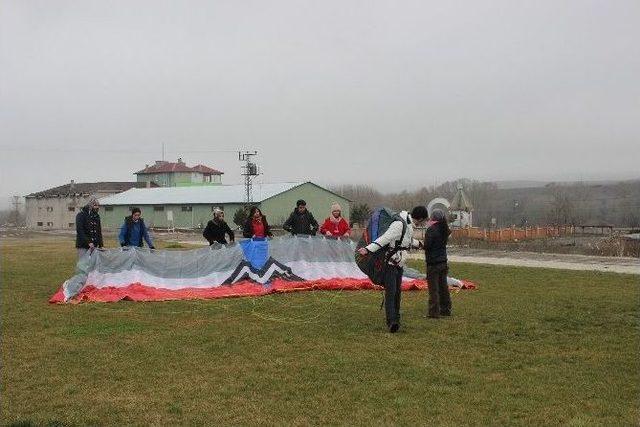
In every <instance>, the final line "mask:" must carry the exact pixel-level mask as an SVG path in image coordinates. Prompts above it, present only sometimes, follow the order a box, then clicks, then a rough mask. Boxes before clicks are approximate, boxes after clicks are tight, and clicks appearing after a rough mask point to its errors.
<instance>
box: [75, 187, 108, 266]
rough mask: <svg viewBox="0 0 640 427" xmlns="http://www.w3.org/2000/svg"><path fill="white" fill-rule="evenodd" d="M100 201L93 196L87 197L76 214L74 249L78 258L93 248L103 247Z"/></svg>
mask: <svg viewBox="0 0 640 427" xmlns="http://www.w3.org/2000/svg"><path fill="white" fill-rule="evenodd" d="M99 209H100V203H99V202H98V200H97V199H96V198H95V197H92V198H91V199H89V203H87V204H86V205H85V206H84V207H83V208H82V209H80V212H78V214H77V215H76V249H77V250H78V258H81V257H82V256H84V254H86V253H87V252H89V253H91V252H93V250H94V249H95V248H101V247H103V246H104V245H103V242H102V226H101V225H100V214H99V213H98V210H99Z"/></svg>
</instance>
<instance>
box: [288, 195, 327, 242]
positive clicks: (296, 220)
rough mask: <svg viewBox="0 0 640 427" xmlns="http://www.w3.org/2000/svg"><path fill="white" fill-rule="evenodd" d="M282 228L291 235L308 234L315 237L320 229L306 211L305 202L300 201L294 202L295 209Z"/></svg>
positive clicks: (310, 214)
mask: <svg viewBox="0 0 640 427" xmlns="http://www.w3.org/2000/svg"><path fill="white" fill-rule="evenodd" d="M282 228H283V229H285V230H286V231H288V232H290V233H291V234H293V235H296V234H310V235H312V236H315V235H316V232H317V231H318V228H320V227H319V226H318V221H316V219H315V218H314V217H313V214H312V213H311V212H310V211H309V210H307V202H305V201H304V200H302V199H300V200H298V201H297V202H296V208H295V209H294V210H293V212H291V215H289V218H288V219H287V220H286V221H285V223H284V224H283V225H282Z"/></svg>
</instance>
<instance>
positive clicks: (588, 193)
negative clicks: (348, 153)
mask: <svg viewBox="0 0 640 427" xmlns="http://www.w3.org/2000/svg"><path fill="white" fill-rule="evenodd" d="M460 184H461V185H462V187H463V188H464V192H465V193H466V195H467V197H468V198H469V200H470V202H471V204H472V205H473V208H474V209H473V224H474V226H479V227H487V228H488V227H492V226H495V227H509V226H513V225H515V226H519V227H524V226H537V225H576V226H577V225H612V226H615V227H632V228H637V227H640V215H639V214H638V212H640V180H632V181H620V182H615V183H608V184H590V183H549V184H547V185H545V186H539V187H530V188H510V189H503V188H500V187H499V186H498V184H496V183H495V182H483V181H477V180H471V179H466V178H462V179H459V180H455V181H447V182H444V183H442V184H440V185H437V186H435V185H432V186H424V187H421V188H419V189H417V190H414V191H406V190H405V191H400V192H395V193H382V192H381V191H379V190H377V189H376V188H375V187H373V186H371V185H366V184H365V185H363V184H359V185H353V184H345V185H337V186H333V187H332V188H331V190H332V191H333V192H335V193H337V194H340V195H341V196H344V197H346V198H348V199H350V200H352V208H351V222H353V223H359V224H362V223H363V222H364V221H366V218H367V217H368V216H369V214H370V212H371V210H372V209H373V208H374V207H376V206H387V207H390V208H392V209H395V210H401V209H410V208H411V207H413V206H415V205H419V204H421V205H426V204H427V203H429V201H430V200H432V199H434V198H436V197H444V198H446V199H447V200H449V201H451V200H452V199H453V197H454V195H455V194H456V192H457V189H458V185H460Z"/></svg>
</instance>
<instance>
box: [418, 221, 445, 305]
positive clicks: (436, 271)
mask: <svg viewBox="0 0 640 427" xmlns="http://www.w3.org/2000/svg"><path fill="white" fill-rule="evenodd" d="M450 234H451V230H450V229H449V224H448V223H447V218H446V217H445V214H444V212H442V211H441V210H434V211H433V212H432V213H431V225H430V226H429V227H428V228H427V230H426V232H425V235H424V251H425V260H426V263H427V283H428V285H429V307H428V312H427V316H429V317H432V318H438V317H440V316H451V295H450V294H449V285H447V273H448V272H449V266H448V264H447V241H448V240H449V235H450Z"/></svg>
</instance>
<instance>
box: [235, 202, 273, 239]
mask: <svg viewBox="0 0 640 427" xmlns="http://www.w3.org/2000/svg"><path fill="white" fill-rule="evenodd" d="M242 235H243V236H244V237H248V238H252V239H253V238H256V237H257V238H265V237H273V234H271V228H270V227H269V223H267V217H266V216H264V215H262V211H261V210H260V209H258V207H257V206H252V207H251V210H250V211H249V218H247V221H246V222H245V223H244V227H243V228H242Z"/></svg>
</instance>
